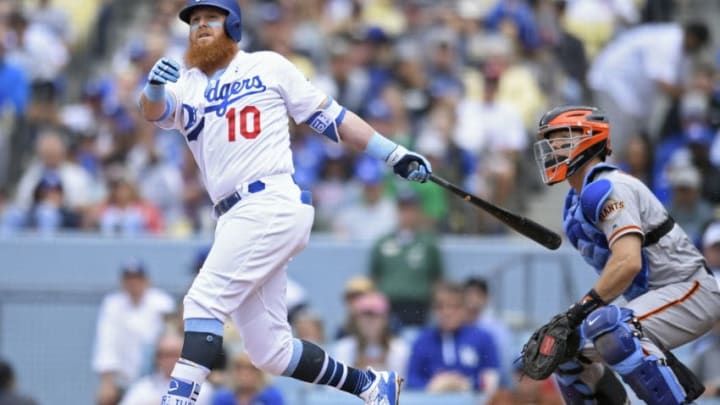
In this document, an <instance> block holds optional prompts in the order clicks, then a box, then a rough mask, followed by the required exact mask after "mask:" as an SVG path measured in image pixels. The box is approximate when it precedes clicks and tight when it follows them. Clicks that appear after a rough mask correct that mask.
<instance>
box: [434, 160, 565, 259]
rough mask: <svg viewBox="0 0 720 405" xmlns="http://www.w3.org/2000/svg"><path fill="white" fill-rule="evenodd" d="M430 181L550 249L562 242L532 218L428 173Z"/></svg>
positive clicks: (555, 247)
mask: <svg viewBox="0 0 720 405" xmlns="http://www.w3.org/2000/svg"><path fill="white" fill-rule="evenodd" d="M430 181H432V182H433V183H435V184H437V185H439V186H440V187H442V188H444V189H446V190H448V191H450V192H452V193H453V194H455V195H457V196H459V197H460V198H462V199H463V200H465V201H467V202H469V203H471V204H473V205H475V206H476V207H479V208H481V209H483V210H485V211H486V212H488V213H489V214H490V215H492V216H494V217H495V218H497V219H498V220H500V222H502V223H504V224H505V225H507V226H509V227H510V228H512V229H514V230H516V231H517V232H519V233H521V234H522V235H524V236H527V237H528V238H530V239H532V240H534V241H535V242H537V243H539V244H541V245H543V246H545V247H546V248H548V249H550V250H555V249H557V248H559V247H560V245H561V244H562V239H561V238H560V235H558V234H557V233H555V232H553V231H551V230H550V229H548V228H546V227H544V226H542V225H540V224H538V223H537V222H535V221H533V220H532V219H529V218H526V217H523V216H520V215H517V214H515V213H512V212H510V211H508V210H506V209H504V208H501V207H498V206H497V205H495V204H492V203H490V202H487V201H485V200H483V199H482V198H480V197H478V196H476V195H473V194H470V193H468V192H467V191H465V190H463V189H462V188H460V187H458V186H456V185H455V184H453V183H451V182H449V181H447V180H445V179H443V178H442V177H438V176H436V175H434V174H431V175H430Z"/></svg>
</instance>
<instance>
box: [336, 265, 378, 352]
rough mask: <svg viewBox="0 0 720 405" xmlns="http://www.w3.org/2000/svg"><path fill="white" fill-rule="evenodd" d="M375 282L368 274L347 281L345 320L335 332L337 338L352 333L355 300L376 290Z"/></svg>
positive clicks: (344, 296)
mask: <svg viewBox="0 0 720 405" xmlns="http://www.w3.org/2000/svg"><path fill="white" fill-rule="evenodd" d="M375 291H376V288H375V283H374V282H373V281H372V280H371V279H369V278H368V277H366V276H354V277H352V278H350V279H349V280H348V281H347V282H346V283H345V289H344V291H343V304H344V308H345V320H344V321H343V323H342V325H341V326H340V327H339V328H338V330H337V331H336V332H335V339H336V340H339V339H342V338H344V337H345V336H348V335H350V334H351V333H352V328H353V326H352V325H353V322H354V321H353V318H354V317H355V313H354V312H353V309H354V308H355V307H354V305H353V304H354V302H355V301H357V300H358V299H360V297H362V296H363V295H365V294H369V293H371V292H375Z"/></svg>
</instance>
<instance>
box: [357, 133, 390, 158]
mask: <svg viewBox="0 0 720 405" xmlns="http://www.w3.org/2000/svg"><path fill="white" fill-rule="evenodd" d="M397 147H398V144H396V143H395V142H393V141H391V140H389V139H387V138H385V137H384V136H382V135H380V133H379V132H375V133H374V134H373V135H372V136H371V137H370V140H369V141H368V144H367V146H366V147H365V153H367V154H368V155H370V156H372V157H374V158H376V159H380V160H382V161H383V162H387V160H388V157H390V155H391V154H392V153H393V152H394V151H395V149H397Z"/></svg>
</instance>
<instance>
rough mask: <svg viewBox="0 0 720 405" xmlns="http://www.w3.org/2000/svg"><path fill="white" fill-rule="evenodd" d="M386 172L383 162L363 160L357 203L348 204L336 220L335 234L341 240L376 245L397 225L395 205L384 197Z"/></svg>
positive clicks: (358, 169)
mask: <svg viewBox="0 0 720 405" xmlns="http://www.w3.org/2000/svg"><path fill="white" fill-rule="evenodd" d="M384 177H385V170H384V167H383V165H382V163H381V162H378V161H377V160H376V159H373V158H370V157H362V158H360V159H358V161H357V162H356V164H355V178H356V179H357V180H359V181H360V183H361V184H362V194H361V195H360V198H359V200H358V201H354V202H352V203H350V204H347V205H346V207H345V208H344V209H343V210H342V212H340V214H339V215H338V216H337V217H336V218H335V221H334V223H333V231H334V233H335V235H336V236H337V237H339V238H341V239H350V240H362V241H375V240H377V239H378V238H380V237H381V236H383V235H386V234H388V233H389V232H390V231H392V230H393V229H394V228H395V226H396V225H397V213H396V210H395V204H394V203H393V202H392V201H391V200H390V199H389V198H387V197H385V196H383V179H384Z"/></svg>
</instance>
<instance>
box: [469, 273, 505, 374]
mask: <svg viewBox="0 0 720 405" xmlns="http://www.w3.org/2000/svg"><path fill="white" fill-rule="evenodd" d="M463 288H464V291H465V306H466V307H467V311H468V319H469V323H470V324H471V325H476V326H477V327H479V328H480V329H482V330H484V331H486V332H488V333H490V335H491V336H492V339H493V342H494V343H495V346H496V347H497V350H498V353H499V354H500V356H499V357H498V359H499V361H500V368H499V369H500V384H501V385H502V386H509V385H511V384H512V381H511V377H510V372H511V368H512V365H513V362H514V360H515V358H514V357H515V354H516V353H517V350H515V349H514V347H513V338H512V337H513V334H512V333H511V332H510V328H508V326H507V325H506V324H505V323H504V322H503V321H501V320H499V319H497V318H496V317H495V316H494V315H493V313H492V310H491V308H490V291H489V290H488V283H487V281H485V280H484V279H482V278H476V277H471V278H469V279H467V280H466V281H465V284H464V285H463Z"/></svg>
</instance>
